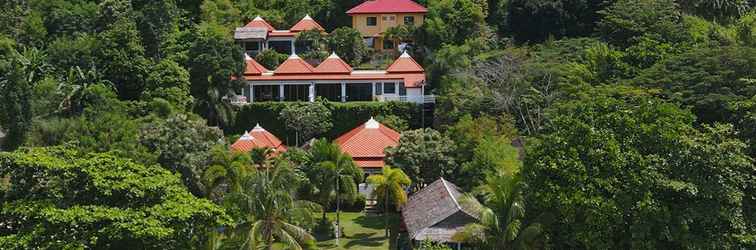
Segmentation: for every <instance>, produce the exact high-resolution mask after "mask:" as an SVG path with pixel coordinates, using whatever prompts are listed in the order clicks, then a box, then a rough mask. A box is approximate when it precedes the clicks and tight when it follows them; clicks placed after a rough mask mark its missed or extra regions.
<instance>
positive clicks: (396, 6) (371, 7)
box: [346, 0, 428, 15]
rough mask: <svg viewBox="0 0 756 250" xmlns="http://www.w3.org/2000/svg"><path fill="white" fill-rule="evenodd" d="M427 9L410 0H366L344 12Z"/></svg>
mask: <svg viewBox="0 0 756 250" xmlns="http://www.w3.org/2000/svg"><path fill="white" fill-rule="evenodd" d="M426 12H428V9H426V8H425V7H423V6H422V5H420V4H418V3H416V2H414V1H412V0H368V1H365V2H363V3H361V4H360V5H357V6H355V7H354V8H352V9H350V10H348V11H347V12H346V13H347V14H349V15H353V14H382V13H426Z"/></svg>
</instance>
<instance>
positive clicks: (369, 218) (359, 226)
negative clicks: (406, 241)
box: [317, 213, 399, 250]
mask: <svg viewBox="0 0 756 250" xmlns="http://www.w3.org/2000/svg"><path fill="white" fill-rule="evenodd" d="M328 218H329V219H330V220H331V221H336V213H328ZM398 221H399V219H398V216H397V215H393V216H392V218H391V220H390V222H389V223H390V224H391V225H392V228H397V225H398ZM383 224H384V217H383V216H382V215H365V214H363V213H341V225H342V226H343V227H344V237H342V238H341V239H340V240H339V245H338V246H337V245H336V240H335V239H327V240H321V241H318V246H319V247H320V248H322V249H366V250H370V249H375V250H378V249H381V250H385V249H389V240H387V238H386V237H385V233H384V226H383ZM392 231H395V230H392ZM391 235H392V236H393V235H395V234H394V233H391ZM317 238H318V239H322V237H317ZM391 238H392V239H395V237H391ZM392 248H393V247H392Z"/></svg>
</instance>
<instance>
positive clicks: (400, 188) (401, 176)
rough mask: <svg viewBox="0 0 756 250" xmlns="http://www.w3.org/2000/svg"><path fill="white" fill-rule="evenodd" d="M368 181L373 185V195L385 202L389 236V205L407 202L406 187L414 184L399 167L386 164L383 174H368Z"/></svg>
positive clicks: (399, 204)
mask: <svg viewBox="0 0 756 250" xmlns="http://www.w3.org/2000/svg"><path fill="white" fill-rule="evenodd" d="M367 182H368V183H370V185H373V188H374V191H373V196H376V197H377V198H378V200H379V201H382V202H383V203H382V204H383V210H384V216H385V218H386V219H385V226H386V232H385V233H386V237H388V218H389V217H388V216H389V206H390V204H393V205H394V206H395V207H396V208H398V207H400V206H401V205H404V204H405V203H407V193H406V192H405V191H404V189H405V188H406V187H407V186H409V185H410V184H412V181H411V180H410V178H409V176H407V175H406V174H405V173H404V172H403V171H402V170H401V169H399V168H391V167H390V166H384V167H383V172H382V174H381V175H371V176H368V179H367Z"/></svg>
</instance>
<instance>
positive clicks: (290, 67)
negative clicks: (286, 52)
mask: <svg viewBox="0 0 756 250" xmlns="http://www.w3.org/2000/svg"><path fill="white" fill-rule="evenodd" d="M314 72H315V68H314V67H312V65H310V64H309V63H307V62H306V61H305V60H302V58H299V56H297V55H291V56H289V58H288V59H286V61H284V62H283V63H281V65H278V68H276V70H275V71H273V73H274V74H307V73H314Z"/></svg>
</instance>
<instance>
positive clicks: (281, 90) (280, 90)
mask: <svg viewBox="0 0 756 250" xmlns="http://www.w3.org/2000/svg"><path fill="white" fill-rule="evenodd" d="M284 97H285V96H284V84H283V83H281V84H279V85H278V98H279V99H278V100H279V101H284Z"/></svg>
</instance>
